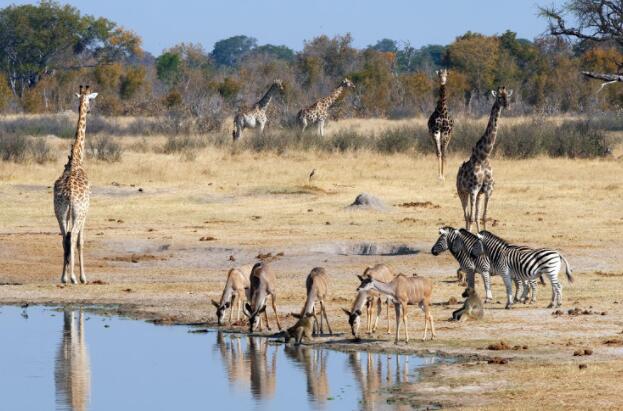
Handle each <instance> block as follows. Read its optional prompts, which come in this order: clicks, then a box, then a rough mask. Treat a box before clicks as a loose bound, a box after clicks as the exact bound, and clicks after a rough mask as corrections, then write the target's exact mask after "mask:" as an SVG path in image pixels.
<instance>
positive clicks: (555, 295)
mask: <svg viewBox="0 0 623 411" xmlns="http://www.w3.org/2000/svg"><path fill="white" fill-rule="evenodd" d="M549 280H550V283H551V284H552V301H551V302H550V304H549V305H548V306H547V308H554V307H560V304H561V300H562V286H561V284H560V283H559V282H558V278H556V276H555V275H553V274H549Z"/></svg>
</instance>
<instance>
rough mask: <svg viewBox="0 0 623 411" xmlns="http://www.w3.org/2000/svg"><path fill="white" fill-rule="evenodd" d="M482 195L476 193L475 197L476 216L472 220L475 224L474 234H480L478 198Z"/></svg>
mask: <svg viewBox="0 0 623 411" xmlns="http://www.w3.org/2000/svg"><path fill="white" fill-rule="evenodd" d="M481 195H482V193H478V195H477V196H476V215H475V216H474V218H473V220H474V222H475V223H476V232H477V233H479V232H480V220H479V216H480V203H481V201H480V197H481Z"/></svg>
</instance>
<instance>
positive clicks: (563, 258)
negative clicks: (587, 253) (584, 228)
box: [560, 254, 573, 283]
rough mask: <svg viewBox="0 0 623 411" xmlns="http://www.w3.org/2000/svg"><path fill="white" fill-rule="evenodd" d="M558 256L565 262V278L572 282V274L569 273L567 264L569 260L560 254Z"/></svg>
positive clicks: (569, 268) (569, 269)
mask: <svg viewBox="0 0 623 411" xmlns="http://www.w3.org/2000/svg"><path fill="white" fill-rule="evenodd" d="M560 258H561V259H562V261H564V262H565V274H566V275H567V280H568V281H569V282H570V283H572V282H573V275H571V266H570V265H569V262H568V261H567V259H566V258H565V257H564V256H563V255H562V254H560Z"/></svg>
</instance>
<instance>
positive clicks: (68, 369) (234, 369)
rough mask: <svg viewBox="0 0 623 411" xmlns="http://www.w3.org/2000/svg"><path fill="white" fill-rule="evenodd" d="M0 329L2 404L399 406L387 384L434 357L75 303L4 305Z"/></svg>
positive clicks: (75, 407) (411, 376)
mask: <svg viewBox="0 0 623 411" xmlns="http://www.w3.org/2000/svg"><path fill="white" fill-rule="evenodd" d="M0 329H2V335H3V344H2V350H0V364H2V372H0V386H1V387H2V393H3V394H2V400H1V404H2V406H1V407H0V408H2V409H6V410H49V409H56V410H72V411H79V410H80V411H82V410H176V409H177V410H251V409H254V410H289V411H291V410H292V409H296V410H353V409H364V410H382V409H390V410H391V409H397V408H398V407H400V404H395V403H388V402H387V401H386V393H387V392H388V389H389V388H391V387H393V386H395V385H397V384H403V383H409V382H414V381H416V380H417V378H418V373H419V370H420V369H421V367H423V366H426V365H428V364H432V363H433V362H435V361H436V360H435V359H433V358H420V357H416V356H408V355H398V354H370V353H359V352H356V353H343V352H338V351H332V350H328V349H322V348H314V347H313V346H306V345H301V346H296V345H285V344H278V343H276V342H275V341H273V340H270V339H267V338H261V337H249V336H246V335H244V334H226V333H222V332H216V331H212V330H208V331H207V332H195V331H196V330H195V329H193V328H190V327H187V326H157V325H154V324H150V323H146V322H142V321H136V320H129V319H125V318H117V317H107V316H103V315H98V314H94V313H92V312H89V311H87V310H82V309H80V308H76V307H60V308H50V307H33V306H31V307H28V308H25V309H23V308H20V307H13V306H6V307H0ZM204 331H205V330H204ZM402 406H404V404H403V405H402Z"/></svg>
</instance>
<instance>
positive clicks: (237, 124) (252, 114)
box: [232, 79, 284, 141]
mask: <svg viewBox="0 0 623 411" xmlns="http://www.w3.org/2000/svg"><path fill="white" fill-rule="evenodd" d="M283 90H284V88H283V82H282V81H281V80H279V79H277V80H275V81H274V82H273V84H272V85H271V86H270V88H269V89H268V91H267V92H266V94H264V96H263V97H262V98H261V99H260V101H258V102H257V103H255V105H254V106H253V107H252V108H250V109H247V110H243V111H241V112H239V113H238V114H236V116H235V117H234V131H233V132H232V136H233V137H234V141H236V140H238V139H239V138H240V136H242V131H243V130H244V129H245V128H256V127H259V128H260V133H263V132H264V126H265V125H266V122H267V121H268V118H267V117H266V111H267V110H268V106H269V104H270V101H271V100H272V98H273V95H274V94H275V93H282V92H283Z"/></svg>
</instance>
